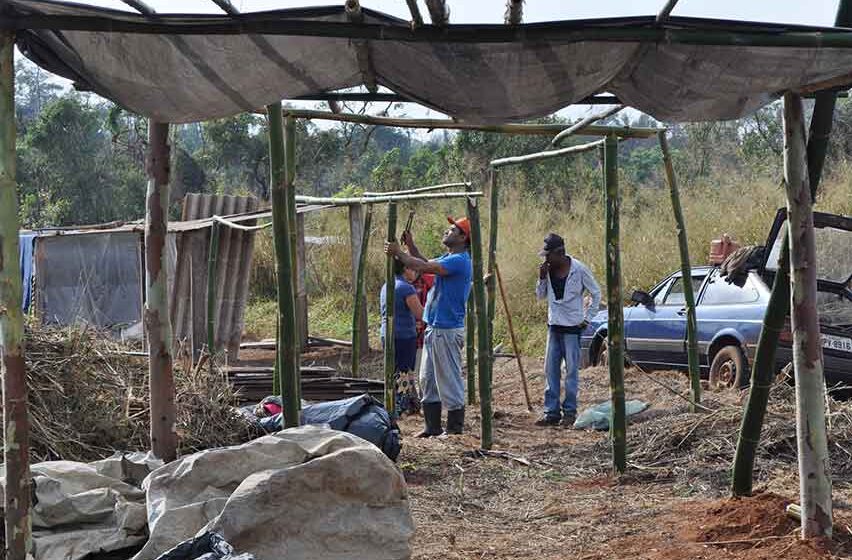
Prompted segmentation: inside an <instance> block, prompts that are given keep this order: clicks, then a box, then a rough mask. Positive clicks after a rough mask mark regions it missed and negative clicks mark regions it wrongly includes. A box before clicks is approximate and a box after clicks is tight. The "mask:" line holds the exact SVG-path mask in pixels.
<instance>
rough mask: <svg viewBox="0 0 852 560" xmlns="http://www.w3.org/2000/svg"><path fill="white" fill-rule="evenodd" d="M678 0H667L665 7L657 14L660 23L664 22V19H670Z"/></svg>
mask: <svg viewBox="0 0 852 560" xmlns="http://www.w3.org/2000/svg"><path fill="white" fill-rule="evenodd" d="M677 1H678V0H666V5H665V6H663V8H662V9H661V10H660V12H659V13H658V14H657V20H656V21H657V23H658V24H659V23H663V22H664V21H666V20H667V19H669V16H670V15H671V14H672V10H674V8H675V5H676V4H677Z"/></svg>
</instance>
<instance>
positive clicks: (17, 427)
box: [0, 31, 32, 560]
mask: <svg viewBox="0 0 852 560" xmlns="http://www.w3.org/2000/svg"><path fill="white" fill-rule="evenodd" d="M14 46H15V34H14V33H13V32H11V31H0V118H2V121H0V122H2V131H0V309H2V310H3V312H0V357H2V372H3V436H4V438H3V460H4V462H5V465H6V480H5V482H6V484H5V488H6V492H5V493H4V494H5V495H4V515H3V517H4V526H5V535H6V543H5V544H6V551H5V552H6V554H5V556H6V558H8V559H9V560H25V559H26V558H27V557H28V556H29V555H30V553H31V550H32V539H31V534H32V523H31V520H30V496H31V492H32V482H31V478H30V462H29V458H30V420H29V413H28V412H27V378H26V366H25V364H24V316H23V312H22V311H21V294H22V286H21V268H20V260H19V255H18V250H19V247H18V243H19V241H18V229H19V228H20V223H19V221H18V196H17V185H16V183H15V70H14V60H13V54H12V53H13V49H14Z"/></svg>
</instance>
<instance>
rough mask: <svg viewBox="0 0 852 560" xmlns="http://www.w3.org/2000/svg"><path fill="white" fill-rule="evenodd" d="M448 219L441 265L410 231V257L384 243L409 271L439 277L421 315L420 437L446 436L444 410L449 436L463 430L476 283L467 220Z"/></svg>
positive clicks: (406, 236)
mask: <svg viewBox="0 0 852 560" xmlns="http://www.w3.org/2000/svg"><path fill="white" fill-rule="evenodd" d="M447 219H448V220H449V222H450V227H449V228H447V231H445V232H444V237H443V239H442V242H443V244H444V245H445V246H446V247H447V251H448V252H447V253H446V254H445V255H443V256H441V257H439V258H437V259H433V260H427V259H425V258H424V257H423V256H422V255H421V254H420V251H419V250H418V249H417V246H416V245H415V243H414V238H413V237H412V235H411V232H409V231H406V232H404V233H403V235H402V242H403V243H404V244H405V246H406V247H407V248H408V253H405V252H404V251H403V250H402V249H401V248H400V246H399V244H397V243H392V242H386V243H385V252H386V253H387V254H389V255H392V256H393V257H394V258H395V259H397V260H399V261H401V262H402V263H403V264H404V265H405V266H406V267H407V268H410V269H412V270H415V271H417V272H420V273H421V274H422V273H427V274H434V275H435V285H434V286H432V289H431V290H430V291H429V296H428V298H427V299H426V308H425V310H424V312H423V318H424V321H425V322H426V325H427V326H426V335H425V337H424V343H423V363H422V364H421V365H420V390H421V391H422V393H423V397H422V399H421V402H422V404H423V417H424V419H425V422H426V428H425V429H424V430H423V431H422V432H421V433H420V434H419V435H418V437H431V436H437V435H441V434H442V433H443V429H442V428H441V408H442V406H446V407H447V433H448V434H460V433H462V431H463V429H464V379H463V376H462V350H463V349H464V345H465V334H464V326H465V325H464V320H465V311H466V310H467V298H468V296H469V295H470V285H471V281H472V279H473V265H472V263H471V259H470V252H469V248H470V222H469V221H468V219H467V218H460V219H458V220H454V219H453V218H447Z"/></svg>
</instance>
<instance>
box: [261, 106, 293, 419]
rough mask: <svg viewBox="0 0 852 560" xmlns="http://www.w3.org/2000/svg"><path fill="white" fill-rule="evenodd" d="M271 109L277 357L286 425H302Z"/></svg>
mask: <svg viewBox="0 0 852 560" xmlns="http://www.w3.org/2000/svg"><path fill="white" fill-rule="evenodd" d="M267 111H268V112H269V170H270V180H271V189H270V192H271V195H272V237H273V240H274V244H275V269H276V276H277V280H278V343H277V344H276V360H277V363H278V375H279V380H280V381H279V383H280V388H281V400H282V401H284V427H285V428H291V427H294V426H298V425H299V408H300V402H299V387H298V383H299V372H298V361H297V356H296V352H297V351H298V342H297V340H296V299H295V290H294V287H295V286H294V283H293V278H294V277H293V256H294V255H293V253H292V252H291V248H292V246H291V244H290V230H291V229H294V228H295V227H296V224H295V223H291V222H290V212H289V210H288V198H289V196H290V193H289V192H288V187H290V184H289V182H288V181H287V177H286V168H285V159H286V156H285V148H284V122H283V118H282V116H281V102H278V103H273V104H272V105H268V106H267Z"/></svg>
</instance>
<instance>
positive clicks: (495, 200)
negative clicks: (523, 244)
mask: <svg viewBox="0 0 852 560" xmlns="http://www.w3.org/2000/svg"><path fill="white" fill-rule="evenodd" d="M490 181H491V188H490V189H489V205H488V206H489V216H488V274H487V275H486V276H485V294H486V296H487V298H488V301H487V305H488V308H487V310H488V348H489V349H491V353H490V355H489V356H488V376H489V377H491V375H492V372H493V371H494V315H495V313H496V310H497V294H496V286H495V284H496V283H497V279H496V278H495V273H494V269H495V268H496V267H497V230H498V227H499V222H500V220H499V217H498V216H499V213H498V207H499V204H500V186H499V182H498V181H497V170H496V169H492V170H491V176H490Z"/></svg>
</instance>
